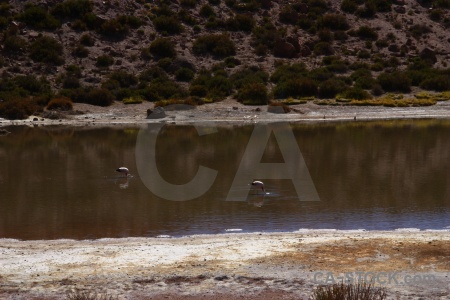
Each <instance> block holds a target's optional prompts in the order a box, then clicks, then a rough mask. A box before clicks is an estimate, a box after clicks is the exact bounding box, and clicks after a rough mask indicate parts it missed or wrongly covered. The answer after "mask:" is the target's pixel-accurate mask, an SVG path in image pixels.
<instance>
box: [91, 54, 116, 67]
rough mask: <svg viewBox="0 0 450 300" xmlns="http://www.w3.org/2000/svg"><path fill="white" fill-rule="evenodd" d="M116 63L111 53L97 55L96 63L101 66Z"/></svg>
mask: <svg viewBox="0 0 450 300" xmlns="http://www.w3.org/2000/svg"><path fill="white" fill-rule="evenodd" d="M113 63H114V58H113V57H112V56H111V55H107V54H104V55H100V56H99V57H97V61H96V63H95V65H96V66H97V67H99V68H107V67H109V66H111V65H112V64H113Z"/></svg>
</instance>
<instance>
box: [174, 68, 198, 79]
mask: <svg viewBox="0 0 450 300" xmlns="http://www.w3.org/2000/svg"><path fill="white" fill-rule="evenodd" d="M194 75H195V73H194V71H192V70H191V69H188V68H180V69H178V70H177V71H175V78H176V80H178V81H185V82H189V81H191V80H192V79H193V78H194Z"/></svg>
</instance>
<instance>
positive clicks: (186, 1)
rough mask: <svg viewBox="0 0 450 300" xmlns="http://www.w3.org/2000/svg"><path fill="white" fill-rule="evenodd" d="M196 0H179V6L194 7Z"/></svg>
mask: <svg viewBox="0 0 450 300" xmlns="http://www.w3.org/2000/svg"><path fill="white" fill-rule="evenodd" d="M197 3H198V0H180V4H181V6H186V7H191V8H194V7H195V6H197Z"/></svg>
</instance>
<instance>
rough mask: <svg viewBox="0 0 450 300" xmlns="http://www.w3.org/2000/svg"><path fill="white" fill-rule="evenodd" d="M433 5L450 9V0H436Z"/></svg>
mask: <svg viewBox="0 0 450 300" xmlns="http://www.w3.org/2000/svg"><path fill="white" fill-rule="evenodd" d="M433 7H436V8H446V9H450V0H435V1H433Z"/></svg>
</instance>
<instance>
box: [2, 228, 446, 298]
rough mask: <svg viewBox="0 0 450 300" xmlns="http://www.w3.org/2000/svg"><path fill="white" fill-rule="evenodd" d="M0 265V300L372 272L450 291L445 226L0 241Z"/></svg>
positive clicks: (297, 289)
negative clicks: (422, 228) (82, 291)
mask: <svg viewBox="0 0 450 300" xmlns="http://www.w3.org/2000/svg"><path fill="white" fill-rule="evenodd" d="M0 264H1V266H2V268H1V273H0V298H1V299H32V297H43V298H39V299H61V298H64V296H65V295H66V294H67V293H68V292H70V291H74V290H76V289H79V290H88V291H95V292H99V293H109V294H110V295H115V296H118V297H119V299H149V298H147V297H150V296H151V297H157V299H167V298H169V299H170V298H172V299H177V298H184V297H185V296H187V295H189V296H190V298H188V299H197V298H200V296H201V297H204V296H205V297H206V296H207V298H206V299H221V298H228V299H270V298H272V297H271V295H272V296H273V295H274V294H276V295H278V296H279V297H280V296H283V299H307V298H308V297H309V296H310V294H311V291H312V290H313V289H314V287H316V286H317V285H318V284H320V283H324V282H325V281H326V282H328V283H331V282H332V281H333V280H334V281H336V282H340V281H341V280H342V279H341V278H340V277H341V276H347V278H351V277H352V276H353V279H355V280H356V279H357V278H358V276H362V277H365V276H366V275H367V276H369V277H370V276H372V275H373V274H375V276H376V277H377V282H378V283H380V284H381V285H382V286H385V287H386V288H387V289H388V291H389V296H390V297H391V298H392V299H405V298H408V299H420V298H421V297H422V298H425V299H449V297H450V285H449V283H450V231H448V230H447V231H390V232H380V231H371V232H367V231H298V232H294V233H270V234H269V233H251V234H239V233H236V234H223V235H200V236H187V237H182V238H167V237H166V238H163V237H160V238H124V239H100V240H86V241H74V240H52V241H17V240H0ZM356 272H366V273H356ZM367 272H372V273H373V274H370V273H367ZM349 276H350V277H349ZM414 276H415V277H414ZM407 282H408V283H407ZM230 294H232V297H231V296H230ZM208 297H209V298H208ZM280 298H281V297H280ZM152 299H155V298H152ZM202 299H203V298H202Z"/></svg>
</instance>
